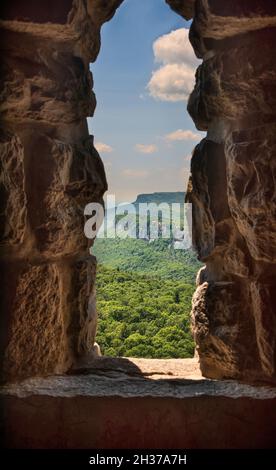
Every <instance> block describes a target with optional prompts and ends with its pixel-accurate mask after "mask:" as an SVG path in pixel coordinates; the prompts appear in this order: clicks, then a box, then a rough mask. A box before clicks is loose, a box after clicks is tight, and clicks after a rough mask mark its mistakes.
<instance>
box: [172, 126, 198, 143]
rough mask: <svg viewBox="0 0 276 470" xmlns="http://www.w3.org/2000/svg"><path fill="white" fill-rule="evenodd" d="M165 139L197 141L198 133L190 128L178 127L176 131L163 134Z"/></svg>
mask: <svg viewBox="0 0 276 470" xmlns="http://www.w3.org/2000/svg"><path fill="white" fill-rule="evenodd" d="M165 140H166V141H167V142H175V141H182V140H194V141H199V140H200V135H199V134H197V133H196V132H193V131H190V130H183V129H178V130H177V131H174V132H171V133H170V134H167V135H166V136H165Z"/></svg>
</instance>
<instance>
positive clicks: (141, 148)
mask: <svg viewBox="0 0 276 470" xmlns="http://www.w3.org/2000/svg"><path fill="white" fill-rule="evenodd" d="M135 149H136V150H137V151H138V152H140V153H148V154H150V153H155V152H157V150H158V148H157V146H156V145H154V144H149V145H144V144H136V145H135Z"/></svg>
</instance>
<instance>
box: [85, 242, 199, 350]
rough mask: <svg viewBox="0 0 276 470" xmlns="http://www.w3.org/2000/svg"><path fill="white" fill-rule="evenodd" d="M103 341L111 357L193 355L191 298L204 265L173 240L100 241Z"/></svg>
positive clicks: (100, 331)
mask: <svg viewBox="0 0 276 470" xmlns="http://www.w3.org/2000/svg"><path fill="white" fill-rule="evenodd" d="M93 253H94V255H96V256H97V259H98V274H97V308H98V313H99V324H98V335H97V341H98V343H99V344H100V346H101V350H102V353H103V354H105V355H109V356H133V357H147V358H178V357H192V356H193V348H194V344H193V339H192V336H191V332H190V318H189V316H190V310H191V298H192V293H193V291H194V282H195V276H196V272H197V271H198V269H199V267H200V263H199V262H198V261H197V259H196V256H195V254H194V253H193V252H191V251H188V250H186V251H184V250H174V249H173V248H172V247H171V246H170V241H169V240H161V239H159V240H155V241H152V242H146V241H144V240H136V239H125V240H121V239H99V240H97V241H96V242H95V245H94V249H93Z"/></svg>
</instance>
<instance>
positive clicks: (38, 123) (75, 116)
mask: <svg viewBox="0 0 276 470" xmlns="http://www.w3.org/2000/svg"><path fill="white" fill-rule="evenodd" d="M121 1H122V0H109V1H103V0H87V1H86V0H74V1H73V0H62V1H58V2H57V1H53V0H44V1H39V2H38V1H16V0H15V1H14V0H9V1H3V2H1V9H0V20H1V21H0V28H1V32H0V48H1V64H2V66H1V91H0V110H1V129H0V136H1V137H0V146H1V150H0V152H1V163H0V164H1V177H0V198H1V208H0V217H1V238H0V260H1V261H0V271H1V277H2V278H1V283H0V306H1V324H0V331H1V338H0V368H1V370H2V379H3V378H4V379H5V380H7V379H9V380H11V379H14V378H18V377H19V378H20V377H25V376H30V375H37V374H40V375H44V374H48V373H56V372H59V373H61V372H64V371H66V370H67V369H68V368H69V367H70V366H71V365H72V363H73V362H74V361H75V360H76V358H77V357H78V356H79V355H83V354H86V353H89V351H91V349H92V348H93V344H94V337H95V330H96V321H97V318H96V310H95V289H94V287H93V285H94V280H95V260H94V258H93V257H91V256H89V254H88V253H89V251H88V243H87V239H86V238H85V237H84V234H83V226H84V217H83V209H84V207H85V205H86V204H87V203H89V202H93V201H96V202H101V201H102V195H103V193H104V191H105V190H106V188H107V183H106V178H105V172H104V168H103V164H102V162H101V160H100V157H99V155H98V153H97V151H96V150H95V148H94V146H93V137H92V136H89V134H88V129H87V123H86V118H87V116H91V115H93V113H94V109H95V106H96V99H95V96H94V93H93V91H92V88H93V79H92V75H91V73H90V71H89V62H91V61H94V60H95V59H96V57H97V55H98V52H99V49H100V28H101V25H102V23H103V22H105V21H107V20H109V19H110V18H111V17H112V16H113V14H114V12H115V10H116V8H117V7H118V6H119V4H120V3H121Z"/></svg>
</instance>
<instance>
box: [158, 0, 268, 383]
mask: <svg viewBox="0 0 276 470" xmlns="http://www.w3.org/2000/svg"><path fill="white" fill-rule="evenodd" d="M167 3H169V4H170V5H171V6H172V8H175V10H176V11H177V12H178V13H181V14H182V15H183V16H184V17H186V18H187V17H188V18H190V17H193V22H192V25H191V29H190V41H191V43H192V45H193V47H194V51H195V54H196V55H197V57H199V58H202V59H203V62H202V65H200V66H199V68H198V70H197V72H196V85H195V88H194V91H193V92H192V94H191V96H190V99H189V103H188V110H189V113H190V114H191V116H192V118H193V120H194V122H195V124H196V126H197V128H198V129H201V130H206V131H207V137H206V138H205V139H203V140H202V141H201V142H200V143H199V144H198V146H197V147H196V148H195V150H194V153H193V157H192V163H191V179H190V182H189V187H188V191H187V201H190V202H192V204H193V235H194V245H195V248H196V250H197V252H198V253H199V258H200V260H202V261H203V262H204V263H205V264H206V267H205V268H203V269H202V270H201V271H200V273H199V275H198V286H197V291H196V293H195V295H194V299H193V311H192V317H193V331H194V335H195V340H196V343H197V350H198V353H199V357H200V363H201V369H202V372H203V374H204V375H206V376H208V377H213V378H225V377H229V378H238V379H242V380H249V381H258V380H265V381H273V382H274V381H275V380H276V310H275V305H276V303H275V300H276V299H275V287H274V286H275V273H276V269H275V268H276V267H275V261H276V222H275V213H276V206H275V201H276V193H275V177H276V163H275V162H276V160H275V151H276V137H275V136H276V133H275V130H276V61H275V53H274V44H275V41H276V3H275V1H267V0H258V1H257V0H256V1H255V0H254V1H245V0H239V1H233V2H223V1H221V0H196V1H192V0H187V1H185V0H182V1H181V0H167ZM193 6H194V9H193Z"/></svg>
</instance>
